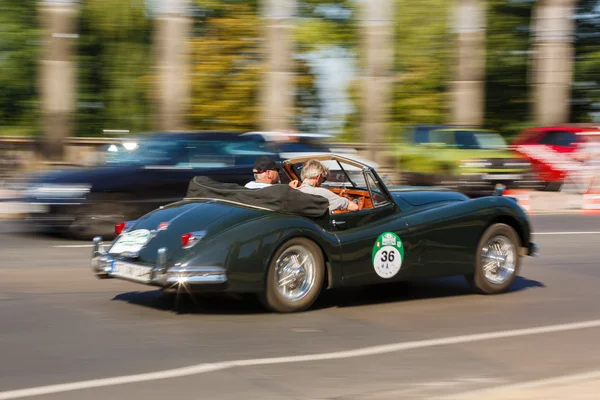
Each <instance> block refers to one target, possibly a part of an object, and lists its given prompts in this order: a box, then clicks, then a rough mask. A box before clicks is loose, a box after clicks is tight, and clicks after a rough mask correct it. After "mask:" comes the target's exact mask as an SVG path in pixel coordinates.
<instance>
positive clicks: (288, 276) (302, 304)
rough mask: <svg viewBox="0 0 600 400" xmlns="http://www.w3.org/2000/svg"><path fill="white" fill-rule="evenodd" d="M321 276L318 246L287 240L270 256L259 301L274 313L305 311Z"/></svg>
mask: <svg viewBox="0 0 600 400" xmlns="http://www.w3.org/2000/svg"><path fill="white" fill-rule="evenodd" d="M324 274H325V260H324V257H323V253H322V252H321V249H320V248H319V246H317V245H316V244H315V243H314V242H313V241H311V240H308V239H305V238H296V239H291V240H289V241H287V242H286V243H284V244H283V245H282V246H281V247H280V248H279V249H278V250H277V251H276V252H275V254H274V255H273V258H272V260H271V263H270V264H269V270H268V272H267V280H266V284H265V290H264V292H263V293H262V294H261V301H262V302H263V304H264V305H265V306H266V307H267V308H269V309H270V310H273V311H276V312H282V313H286V312H296V311H302V310H305V309H307V308H309V307H310V306H311V305H312V304H313V303H314V301H315V300H316V299H317V297H318V296H319V293H320V292H321V287H322V286H323V277H324Z"/></svg>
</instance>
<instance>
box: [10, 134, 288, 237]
mask: <svg viewBox="0 0 600 400" xmlns="http://www.w3.org/2000/svg"><path fill="white" fill-rule="evenodd" d="M135 143H136V148H135V149H134V150H131V151H126V152H120V153H119V156H118V157H113V158H112V159H110V162H108V163H105V164H103V165H98V166H94V167H89V168H76V169H62V170H54V171H50V172H47V173H43V174H38V175H37V176H35V177H34V178H32V179H30V180H29V181H28V182H26V183H25V184H24V185H21V190H20V192H21V196H20V197H21V201H24V202H27V203H29V205H31V206H32V207H30V208H31V209H32V210H35V212H31V213H30V214H29V215H28V216H27V220H28V221H30V222H32V223H34V224H35V225H36V226H37V227H40V228H49V229H50V230H52V231H55V232H61V233H64V234H67V235H68V236H70V237H76V238H81V239H84V238H89V237H91V236H94V235H99V234H104V235H109V236H110V235H111V234H112V232H113V229H114V225H115V224H116V223H119V222H121V221H125V220H130V219H136V218H138V217H140V216H142V215H144V214H146V213H148V212H150V211H152V210H154V209H156V208H158V207H160V206H162V205H165V204H169V203H172V202H175V201H178V200H181V199H182V198H183V197H184V196H185V194H186V191H187V188H188V185H189V182H190V180H191V179H192V178H193V177H194V176H198V175H204V176H208V177H210V178H212V179H214V180H217V181H221V182H228V183H237V184H241V185H244V184H246V183H247V182H249V181H251V180H253V179H254V177H253V174H252V165H253V164H254V161H255V160H256V159H257V158H258V157H260V156H262V155H269V156H272V157H273V158H274V159H276V160H278V161H279V158H278V157H277V155H276V154H274V153H272V152H271V151H268V150H266V147H265V142H264V140H259V139H257V138H252V137H250V138H249V137H243V136H240V135H239V134H236V133H230V132H196V133H157V134H153V135H149V136H146V137H143V138H137V140H136V142H135Z"/></svg>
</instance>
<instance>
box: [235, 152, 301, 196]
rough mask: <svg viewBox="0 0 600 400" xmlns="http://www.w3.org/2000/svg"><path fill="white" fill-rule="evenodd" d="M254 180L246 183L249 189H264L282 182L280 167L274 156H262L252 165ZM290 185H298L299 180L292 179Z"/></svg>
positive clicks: (294, 186)
mask: <svg viewBox="0 0 600 400" xmlns="http://www.w3.org/2000/svg"><path fill="white" fill-rule="evenodd" d="M252 172H253V173H254V180H253V181H251V182H248V183H246V185H245V187H247V188H248V189H262V188H264V187H267V186H271V185H275V184H278V183H281V180H280V179H279V167H278V166H277V163H276V162H275V160H273V159H272V158H269V157H267V156H263V157H260V158H258V159H257V160H256V162H255V163H254V166H253V167H252ZM289 185H290V186H291V187H293V188H296V187H297V186H298V181H291V182H290V183H289Z"/></svg>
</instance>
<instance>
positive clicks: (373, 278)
mask: <svg viewBox="0 0 600 400" xmlns="http://www.w3.org/2000/svg"><path fill="white" fill-rule="evenodd" d="M366 176H367V182H369V189H370V192H371V200H372V201H373V206H374V207H373V208H372V209H365V210H361V211H356V212H348V213H343V214H331V216H330V230H331V231H332V232H333V233H334V234H335V235H336V236H337V237H338V239H339V241H340V248H341V252H342V274H343V285H344V286H355V285H365V284H372V283H380V282H386V281H394V280H398V279H401V278H402V277H403V276H405V275H406V274H410V270H411V268H412V267H413V265H411V264H414V263H415V261H416V258H415V257H414V256H413V254H412V253H411V249H413V248H414V246H415V243H413V240H412V237H411V234H410V231H409V229H408V225H407V224H406V222H405V221H404V220H403V219H402V218H401V217H400V214H399V211H400V210H399V209H398V206H397V205H396V203H395V202H394V201H393V199H392V198H389V195H388V194H386V192H384V191H383V190H382V186H381V182H379V181H377V180H376V178H375V176H374V175H373V174H371V173H370V172H368V173H367V175H366ZM415 254H416V253H415Z"/></svg>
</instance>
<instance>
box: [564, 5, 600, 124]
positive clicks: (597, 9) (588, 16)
mask: <svg viewBox="0 0 600 400" xmlns="http://www.w3.org/2000/svg"><path fill="white" fill-rule="evenodd" d="M577 14H579V15H580V16H581V17H580V18H578V19H577V20H576V21H577V25H576V34H577V42H576V47H575V52H576V54H575V59H576V62H575V71H574V85H573V94H572V97H573V103H572V104H573V105H572V108H571V116H572V119H573V120H574V121H577V122H590V121H592V115H591V113H592V112H596V113H597V112H600V109H599V108H598V106H595V108H594V104H600V78H598V77H600V5H599V3H598V2H597V1H595V0H582V1H579V2H578V7H577Z"/></svg>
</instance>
